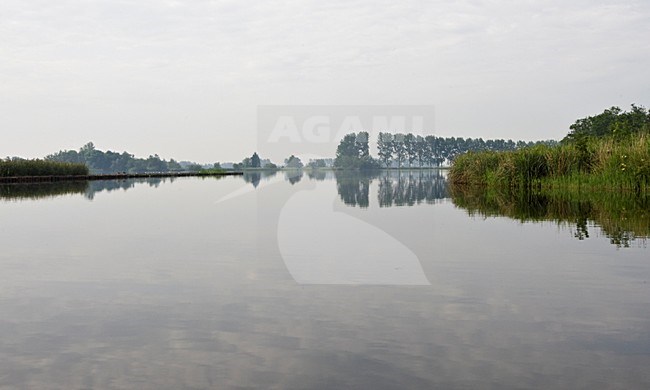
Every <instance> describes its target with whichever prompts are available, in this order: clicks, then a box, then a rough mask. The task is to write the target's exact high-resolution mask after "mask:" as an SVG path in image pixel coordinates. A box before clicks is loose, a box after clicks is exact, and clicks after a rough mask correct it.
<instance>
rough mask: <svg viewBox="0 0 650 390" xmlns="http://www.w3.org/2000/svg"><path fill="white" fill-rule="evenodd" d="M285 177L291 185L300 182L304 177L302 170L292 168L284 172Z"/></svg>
mask: <svg viewBox="0 0 650 390" xmlns="http://www.w3.org/2000/svg"><path fill="white" fill-rule="evenodd" d="M284 178H285V180H287V181H288V182H289V183H291V185H294V184H296V183H298V182H299V181H300V180H301V179H302V170H299V169H292V170H288V171H285V172H284Z"/></svg>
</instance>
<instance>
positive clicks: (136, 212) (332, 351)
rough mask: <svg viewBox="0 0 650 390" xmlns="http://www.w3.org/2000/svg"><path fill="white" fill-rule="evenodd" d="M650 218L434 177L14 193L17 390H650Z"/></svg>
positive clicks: (9, 207)
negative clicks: (463, 187)
mask: <svg viewBox="0 0 650 390" xmlns="http://www.w3.org/2000/svg"><path fill="white" fill-rule="evenodd" d="M452 195H453V198H452ZM608 202H609V203H608ZM648 211H649V210H648V203H647V202H646V201H645V200H639V199H636V198H634V199H628V198H626V199H622V200H615V201H612V200H611V199H609V200H608V199H605V200H603V199H577V200H576V199H548V198H540V197H534V198H532V197H528V198H526V199H507V197H502V196H500V195H494V194H492V195H486V194H473V193H466V192H463V191H460V192H459V191H451V190H449V189H448V187H447V185H446V183H445V180H444V177H443V176H442V175H441V174H440V173H439V172H435V171H433V172H420V173H417V172H416V173H412V174H408V173H402V174H401V175H398V174H397V173H394V172H393V173H390V174H387V173H380V174H377V175H363V176H359V175H353V174H347V175H338V176H335V175H333V174H332V173H319V174H316V175H311V176H310V175H307V174H304V175H302V174H300V173H285V172H280V173H278V174H277V175H270V176H265V175H247V176H245V177H243V178H242V177H228V178H223V179H214V178H210V179H193V178H185V179H177V180H173V181H170V180H157V181H124V182H117V181H115V182H94V183H91V184H89V185H86V184H75V183H71V184H65V185H63V186H46V185H42V186H30V187H15V186H14V187H7V186H5V187H1V188H0V221H1V222H0V275H2V279H1V280H2V282H1V283H0V313H2V316H1V317H0V361H1V362H2V364H1V365H0V388H2V389H5V388H6V389H12V388H16V389H25V388H49V389H57V388H60V389H81V388H117V389H120V388H139V389H184V388H192V389H195V388H199V389H200V388H320V389H331V388H367V389H384V388H386V389H394V388H404V389H405V388H410V389H415V388H445V389H455V388H493V389H506V388H588V389H596V388H597V389H600V388H612V389H647V388H650V370H649V369H648V367H650V249H648V248H647V238H646V237H647V235H648V231H650V225H649V223H648V220H649V219H648Z"/></svg>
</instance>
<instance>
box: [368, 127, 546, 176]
mask: <svg viewBox="0 0 650 390" xmlns="http://www.w3.org/2000/svg"><path fill="white" fill-rule="evenodd" d="M537 145H548V146H554V145H557V142H556V141H553V140H546V141H537V142H524V141H518V142H517V143H515V142H514V141H512V140H507V141H506V140H503V139H496V140H487V141H485V140H483V139H482V138H476V139H472V138H467V139H464V138H455V137H448V138H443V137H435V136H433V135H427V136H426V137H422V136H419V135H417V136H416V135H413V134H411V133H408V134H402V133H397V134H390V133H379V137H378V139H377V152H378V155H379V159H380V161H381V163H382V165H383V166H385V167H387V168H388V167H390V166H393V165H396V166H397V167H398V168H401V167H403V166H404V165H405V164H408V166H409V168H411V167H413V165H414V164H415V162H417V166H418V167H424V166H426V167H438V166H440V165H442V164H443V163H444V162H445V161H449V162H453V161H454V159H455V158H456V157H457V156H459V155H462V154H465V153H467V152H477V151H507V150H518V149H524V148H530V147H534V146H537Z"/></svg>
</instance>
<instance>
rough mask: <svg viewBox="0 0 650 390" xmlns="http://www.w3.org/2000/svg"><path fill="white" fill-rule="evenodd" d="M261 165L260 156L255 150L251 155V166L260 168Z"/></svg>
mask: <svg viewBox="0 0 650 390" xmlns="http://www.w3.org/2000/svg"><path fill="white" fill-rule="evenodd" d="M260 166H261V164H260V156H258V155H257V152H255V153H253V155H252V156H251V168H259V167H260Z"/></svg>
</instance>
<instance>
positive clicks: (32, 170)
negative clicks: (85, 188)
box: [0, 158, 88, 177]
mask: <svg viewBox="0 0 650 390" xmlns="http://www.w3.org/2000/svg"><path fill="white" fill-rule="evenodd" d="M85 175H88V167H86V166H85V165H84V164H76V163H65V162H58V161H45V160H39V159H35V160H23V159H17V158H14V159H9V158H7V159H5V160H2V159H0V177H20V176H85Z"/></svg>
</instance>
